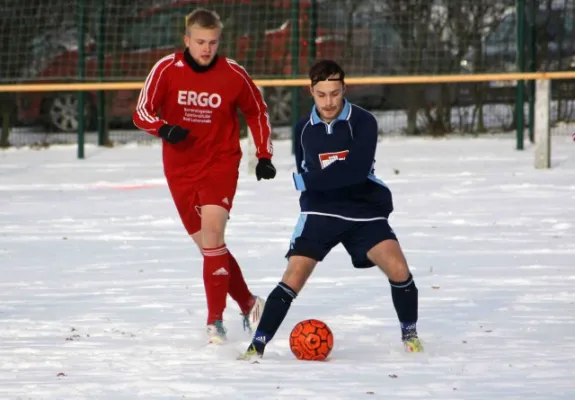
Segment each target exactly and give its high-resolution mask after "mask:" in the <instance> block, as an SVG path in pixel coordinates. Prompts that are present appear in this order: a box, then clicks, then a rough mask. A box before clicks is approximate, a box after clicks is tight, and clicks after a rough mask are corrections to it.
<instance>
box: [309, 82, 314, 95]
mask: <svg viewBox="0 0 575 400" xmlns="http://www.w3.org/2000/svg"><path fill="white" fill-rule="evenodd" d="M309 93H310V94H311V95H312V96H313V86H312V85H309Z"/></svg>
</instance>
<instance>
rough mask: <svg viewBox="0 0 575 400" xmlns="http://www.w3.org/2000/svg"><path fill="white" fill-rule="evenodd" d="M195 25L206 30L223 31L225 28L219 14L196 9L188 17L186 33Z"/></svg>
mask: <svg viewBox="0 0 575 400" xmlns="http://www.w3.org/2000/svg"><path fill="white" fill-rule="evenodd" d="M193 25H198V26H199V27H200V28H204V29H218V28H219V29H223V27H224V24H223V23H222V20H221V19H220V16H219V15H218V13H216V12H215V11H211V10H207V9H205V8H196V9H195V10H194V11H192V12H191V13H189V14H188V15H187V16H186V32H187V31H188V29H190V28H191V27H192V26H193Z"/></svg>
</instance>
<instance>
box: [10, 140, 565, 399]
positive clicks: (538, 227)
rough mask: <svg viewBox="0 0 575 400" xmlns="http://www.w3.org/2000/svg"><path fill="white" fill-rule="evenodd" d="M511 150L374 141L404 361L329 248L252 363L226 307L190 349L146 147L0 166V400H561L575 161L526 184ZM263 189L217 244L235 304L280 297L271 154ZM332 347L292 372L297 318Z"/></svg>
mask: <svg viewBox="0 0 575 400" xmlns="http://www.w3.org/2000/svg"><path fill="white" fill-rule="evenodd" d="M514 145H515V141H514V138H511V137H507V138H502V137H488V138H482V139H470V138H467V139H461V138H448V139H441V140H429V139H405V138H392V139H385V140H382V141H381V142H380V145H379V150H378V154H377V164H376V168H377V173H378V175H379V176H380V177H381V178H382V179H383V180H384V181H385V182H386V183H387V184H388V185H390V187H391V188H392V190H393V192H394V199H395V206H396V211H395V212H394V213H393V214H392V218H391V224H392V226H393V227H394V229H395V230H396V233H397V234H398V236H399V237H400V240H401V243H402V245H403V247H404V249H405V251H406V254H407V257H408V260H409V261H410V265H411V267H412V270H413V273H414V275H415V278H416V283H417V285H418V287H419V294H420V322H419V330H420V335H421V337H422V339H423V341H424V344H425V346H426V352H425V353H423V354H415V355H414V354H405V353H403V352H402V348H401V343H400V342H399V333H400V332H399V327H398V324H397V321H396V316H395V312H394V310H393V307H392V304H391V298H390V290H389V285H388V284H387V282H386V280H385V279H384V277H383V275H382V274H381V273H380V272H379V271H378V270H377V269H370V270H361V271H358V270H354V269H353V268H352V267H351V265H350V262H349V258H348V257H347V255H346V254H345V252H344V251H343V249H342V248H341V247H338V248H337V249H336V250H335V251H334V252H333V253H332V254H330V255H329V256H328V258H327V259H326V260H325V262H323V263H322V264H320V266H319V267H318V268H317V270H316V272H315V274H314V275H313V276H312V278H311V280H310V282H309V284H308V286H307V287H306V288H305V289H304V290H303V292H302V293H301V294H300V296H299V297H298V299H297V300H296V301H295V303H294V305H293V306H292V309H291V311H290V313H289V315H288V317H287V318H286V320H285V322H284V324H283V326H282V328H281V330H280V331H279V332H278V335H277V337H276V338H275V339H274V341H273V342H272V343H271V344H270V346H269V347H268V351H267V353H266V357H265V359H264V360H263V361H262V363H260V364H246V363H242V362H240V361H236V360H235V357H236V355H237V354H239V352H241V351H243V350H244V349H245V347H246V346H247V344H248V342H249V339H250V338H249V335H248V334H247V333H246V332H244V331H243V330H242V326H241V320H240V316H239V315H238V314H239V310H238V307H237V306H236V305H235V304H233V302H232V301H231V300H230V301H229V303H228V304H229V307H228V311H227V313H226V316H225V317H226V319H227V325H228V329H229V335H230V339H231V341H230V343H229V344H227V345H225V346H221V347H217V348H210V347H207V346H206V345H205V344H204V320H205V305H204V303H205V301H204V293H203V285H202V280H201V275H202V274H201V256H200V254H199V252H198V251H197V250H196V248H195V247H194V246H193V245H192V243H191V241H190V240H189V239H188V238H187V237H186V235H185V233H184V230H183V228H182V227H181V224H180V222H179V220H178V217H177V214H176V211H175V208H174V207H173V205H172V202H171V199H170V197H169V193H168V190H167V187H166V185H165V182H164V179H163V175H162V167H161V161H160V149H159V147H157V144H154V145H150V146H137V145H130V146H124V147H116V148H112V149H107V148H96V147H92V146H88V148H87V158H86V159H85V160H77V159H76V148H75V146H53V147H51V148H50V149H48V150H32V149H28V148H23V149H12V150H6V151H0V398H2V399H4V398H6V399H131V398H146V399H183V398H206V399H290V400H291V399H314V400H315V399H330V400H333V399H376V398H378V399H379V398H381V399H386V400H388V399H465V400H485V399H490V398H493V399H545V400H549V399H574V398H575V318H574V316H575V144H574V143H573V142H572V141H571V138H570V136H561V137H557V136H555V137H554V138H553V148H552V155H553V167H552V169H550V170H535V169H534V168H533V149H532V148H531V147H530V146H529V145H527V148H526V150H525V151H522V152H518V151H515V150H514ZM275 148H276V154H277V155H276V157H275V162H276V165H277V167H278V178H277V179H276V180H273V181H269V182H267V181H266V182H257V181H256V180H255V178H254V176H253V175H249V174H247V173H246V166H245V165H243V166H242V175H241V180H240V184H239V191H238V194H237V198H236V202H235V206H234V210H233V215H232V219H231V220H230V223H229V232H228V238H227V242H228V246H229V248H230V249H231V251H232V252H233V253H234V254H235V256H236V258H238V260H239V262H240V263H241V265H242V266H243V269H244V274H245V276H246V278H247V280H248V283H249V284H250V286H251V288H252V290H253V291H255V292H256V293H258V294H260V295H262V296H266V295H267V294H268V293H269V291H270V290H271V289H272V288H273V287H274V286H275V284H276V283H277V281H278V280H279V278H280V276H281V274H282V272H283V270H284V267H285V260H284V258H283V256H284V253H285V251H286V249H287V245H288V241H289V238H290V236H291V234H292V230H293V227H294V225H295V222H296V220H297V216H298V204H297V193H296V192H295V191H294V190H293V189H292V181H291V170H292V169H293V160H292V157H291V155H290V151H289V148H290V146H289V142H285V141H283V142H282V141H277V142H276V143H275ZM307 318H318V319H321V320H323V321H325V322H326V323H327V324H328V325H329V326H330V327H331V328H332V330H333V332H334V336H335V347H334V350H333V352H332V354H331V356H330V358H329V360H328V361H326V362H304V361H298V360H296V359H295V358H294V357H293V356H292V355H291V353H290V350H289V347H288V340H287V335H288V333H289V331H290V329H291V328H292V327H293V325H294V324H295V323H296V322H297V321H299V320H302V319H307Z"/></svg>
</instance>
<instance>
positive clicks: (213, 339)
mask: <svg viewBox="0 0 575 400" xmlns="http://www.w3.org/2000/svg"><path fill="white" fill-rule="evenodd" d="M206 333H207V335H208V343H211V344H221V343H223V342H225V341H226V340H227V336H226V328H225V327H224V322H223V321H221V320H217V321H216V322H214V323H213V324H210V325H208V326H207V328H206Z"/></svg>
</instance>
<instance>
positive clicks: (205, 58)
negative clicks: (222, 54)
mask: <svg viewBox="0 0 575 400" xmlns="http://www.w3.org/2000/svg"><path fill="white" fill-rule="evenodd" d="M213 59H214V56H201V57H200V59H199V60H198V61H199V62H198V64H200V65H209V64H210V63H211V62H212V60H213Z"/></svg>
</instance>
